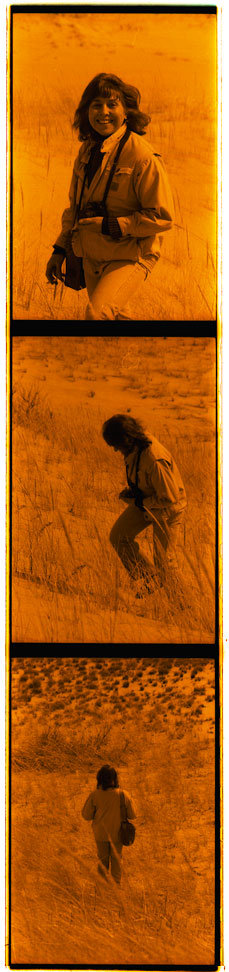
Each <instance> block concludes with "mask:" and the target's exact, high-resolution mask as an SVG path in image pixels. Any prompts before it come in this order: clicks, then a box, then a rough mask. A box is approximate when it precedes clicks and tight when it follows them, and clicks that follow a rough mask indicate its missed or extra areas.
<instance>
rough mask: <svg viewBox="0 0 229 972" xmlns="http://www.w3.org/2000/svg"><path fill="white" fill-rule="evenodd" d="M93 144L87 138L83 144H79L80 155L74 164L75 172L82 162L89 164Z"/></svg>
mask: <svg viewBox="0 0 229 972" xmlns="http://www.w3.org/2000/svg"><path fill="white" fill-rule="evenodd" d="M93 144H94V142H93V141H92V139H91V138H87V139H85V141H84V142H81V143H80V144H79V151H78V155H77V156H76V158H75V162H74V169H75V171H77V169H78V166H79V165H80V164H81V163H82V162H88V159H89V156H90V152H91V148H92V145H93Z"/></svg>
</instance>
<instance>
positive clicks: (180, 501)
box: [102, 414, 187, 589]
mask: <svg viewBox="0 0 229 972" xmlns="http://www.w3.org/2000/svg"><path fill="white" fill-rule="evenodd" d="M102 432H103V438H104V439H105V442H107V444H108V445H109V446H113V448H114V449H115V452H118V451H119V452H121V453H122V455H123V456H124V459H125V464H126V475H127V482H128V488H127V489H124V490H122V492H121V493H120V499H123V500H124V501H125V502H126V503H128V507H127V509H126V510H124V512H123V513H121V516H119V518H118V520H116V523H115V524H114V526H113V527H112V530H111V534H110V541H111V543H112V546H113V547H114V549H115V550H116V553H117V554H118V556H119V557H120V559H121V560H122V563H123V564H124V566H125V567H126V569H127V570H128V572H129V573H130V574H131V577H132V578H133V580H139V578H142V579H143V583H144V585H145V587H146V588H148V589H150V588H152V584H151V581H152V579H153V578H154V575H155V566H154V564H152V563H150V561H149V560H148V559H146V557H143V555H142V554H141V552H140V550H139V545H138V543H137V542H136V536H137V535H138V534H139V533H142V531H143V530H145V529H146V527H148V526H150V525H151V526H153V533H154V539H155V540H156V541H157V554H158V556H159V558H161V553H162V550H163V551H164V553H165V555H166V559H167V562H168V563H170V566H171V568H172V567H173V566H174V565H176V564H177V549H178V544H179V541H180V528H181V524H182V522H183V518H184V510H185V508H186V506H187V500H186V493H185V488H184V485H183V482H182V479H181V476H180V473H179V470H178V468H177V465H176V463H175V462H174V460H173V458H172V456H171V454H170V452H169V451H168V449H166V448H165V446H164V445H162V444H161V443H160V442H159V441H158V439H156V438H155V436H154V435H151V433H150V434H149V435H148V434H147V433H146V432H144V429H143V427H142V425H141V423H140V422H139V421H138V420H137V419H135V418H131V417H130V416H129V415H122V414H118V415H113V416H112V417H111V418H110V419H108V420H107V421H106V422H104V425H103V430H102ZM160 552H161V553H160Z"/></svg>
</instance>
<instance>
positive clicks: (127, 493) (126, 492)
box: [119, 486, 133, 501]
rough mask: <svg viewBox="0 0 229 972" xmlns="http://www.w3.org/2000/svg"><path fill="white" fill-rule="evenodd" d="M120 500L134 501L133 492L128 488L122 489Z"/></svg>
mask: <svg viewBox="0 0 229 972" xmlns="http://www.w3.org/2000/svg"><path fill="white" fill-rule="evenodd" d="M119 499H122V500H124V501H127V500H131V499H133V493H132V490H131V489H129V487H128V486H125V489H122V490H121V493H119Z"/></svg>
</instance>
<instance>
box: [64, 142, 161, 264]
mask: <svg viewBox="0 0 229 972" xmlns="http://www.w3.org/2000/svg"><path fill="white" fill-rule="evenodd" d="M125 129H126V126H125V125H122V127H121V128H119V130H118V131H117V132H114V133H113V135H110V136H109V138H107V139H105V140H104V142H103V143H102V146H101V152H102V153H103V161H102V164H101V166H100V168H99V169H98V170H97V172H96V173H95V175H94V177H93V179H92V181H91V184H90V186H89V188H88V187H87V186H85V188H84V193H83V199H82V205H83V206H85V205H86V203H87V202H89V201H90V202H101V201H102V198H103V194H104V191H105V187H106V183H107V179H108V176H109V172H110V169H111V166H112V164H113V161H114V157H115V153H116V151H117V147H118V142H119V141H120V139H121V138H122V136H123V134H124V132H125ZM93 144H94V142H93V140H92V139H91V138H89V139H87V141H86V142H84V143H83V145H82V146H81V148H80V150H79V154H78V156H77V158H76V161H75V163H74V168H73V175H72V180H71V185H70V191H69V200H70V206H69V207H68V209H65V210H64V212H63V216H62V232H61V233H60V235H59V236H58V238H57V240H56V243H57V244H58V245H59V246H63V247H64V248H66V247H67V244H68V241H69V239H71V241H72V246H73V249H74V252H75V254H76V255H77V256H85V257H87V256H88V257H89V258H90V259H92V260H96V261H101V262H106V261H109V260H125V259H127V260H133V261H137V260H138V259H139V257H140V258H141V257H142V258H143V259H144V257H147V256H148V255H153V257H154V258H155V259H158V257H159V256H160V245H161V234H162V233H164V232H165V231H166V230H168V229H170V227H171V224H172V218H173V200H172V194H171V190H170V186H169V182H168V177H167V174H166V171H165V168H164V165H163V161H162V159H161V158H160V156H158V155H155V153H154V151H153V148H152V145H151V144H150V142H148V141H147V140H146V139H145V138H144V137H142V136H141V135H137V134H135V132H131V133H130V136H129V139H128V141H127V142H126V143H125V145H124V147H123V149H122V151H121V155H120V156H119V159H118V162H117V168H116V170H115V174H114V177H113V180H112V183H111V186H110V189H109V192H108V196H107V202H106V205H107V212H108V215H110V216H116V218H117V219H118V222H119V226H120V229H121V232H122V237H121V239H120V240H113V239H112V238H111V237H110V236H104V235H102V232H101V226H102V216H96V217H90V218H89V219H86V220H82V221H79V222H77V219H76V205H77V203H78V202H79V198H80V192H81V187H82V182H83V177H84V172H85V165H86V163H87V162H88V160H89V157H90V152H91V149H92V146H93Z"/></svg>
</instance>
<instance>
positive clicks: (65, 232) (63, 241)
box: [55, 157, 78, 250]
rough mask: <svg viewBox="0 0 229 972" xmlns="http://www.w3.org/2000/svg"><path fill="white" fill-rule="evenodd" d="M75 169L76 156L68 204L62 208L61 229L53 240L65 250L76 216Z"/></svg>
mask: <svg viewBox="0 0 229 972" xmlns="http://www.w3.org/2000/svg"><path fill="white" fill-rule="evenodd" d="M77 171H78V157H77V159H76V160H75V163H74V168H73V173H72V178H71V184H70V189H69V202H70V206H68V207H67V209H64V212H63V215H62V230H61V233H60V234H59V236H58V237H57V240H56V242H55V246H58V247H61V248H63V249H64V250H67V248H68V245H69V242H70V240H71V235H70V234H71V230H72V228H73V226H74V222H75V217H76V206H75V201H76V189H77V179H78V175H77Z"/></svg>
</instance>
